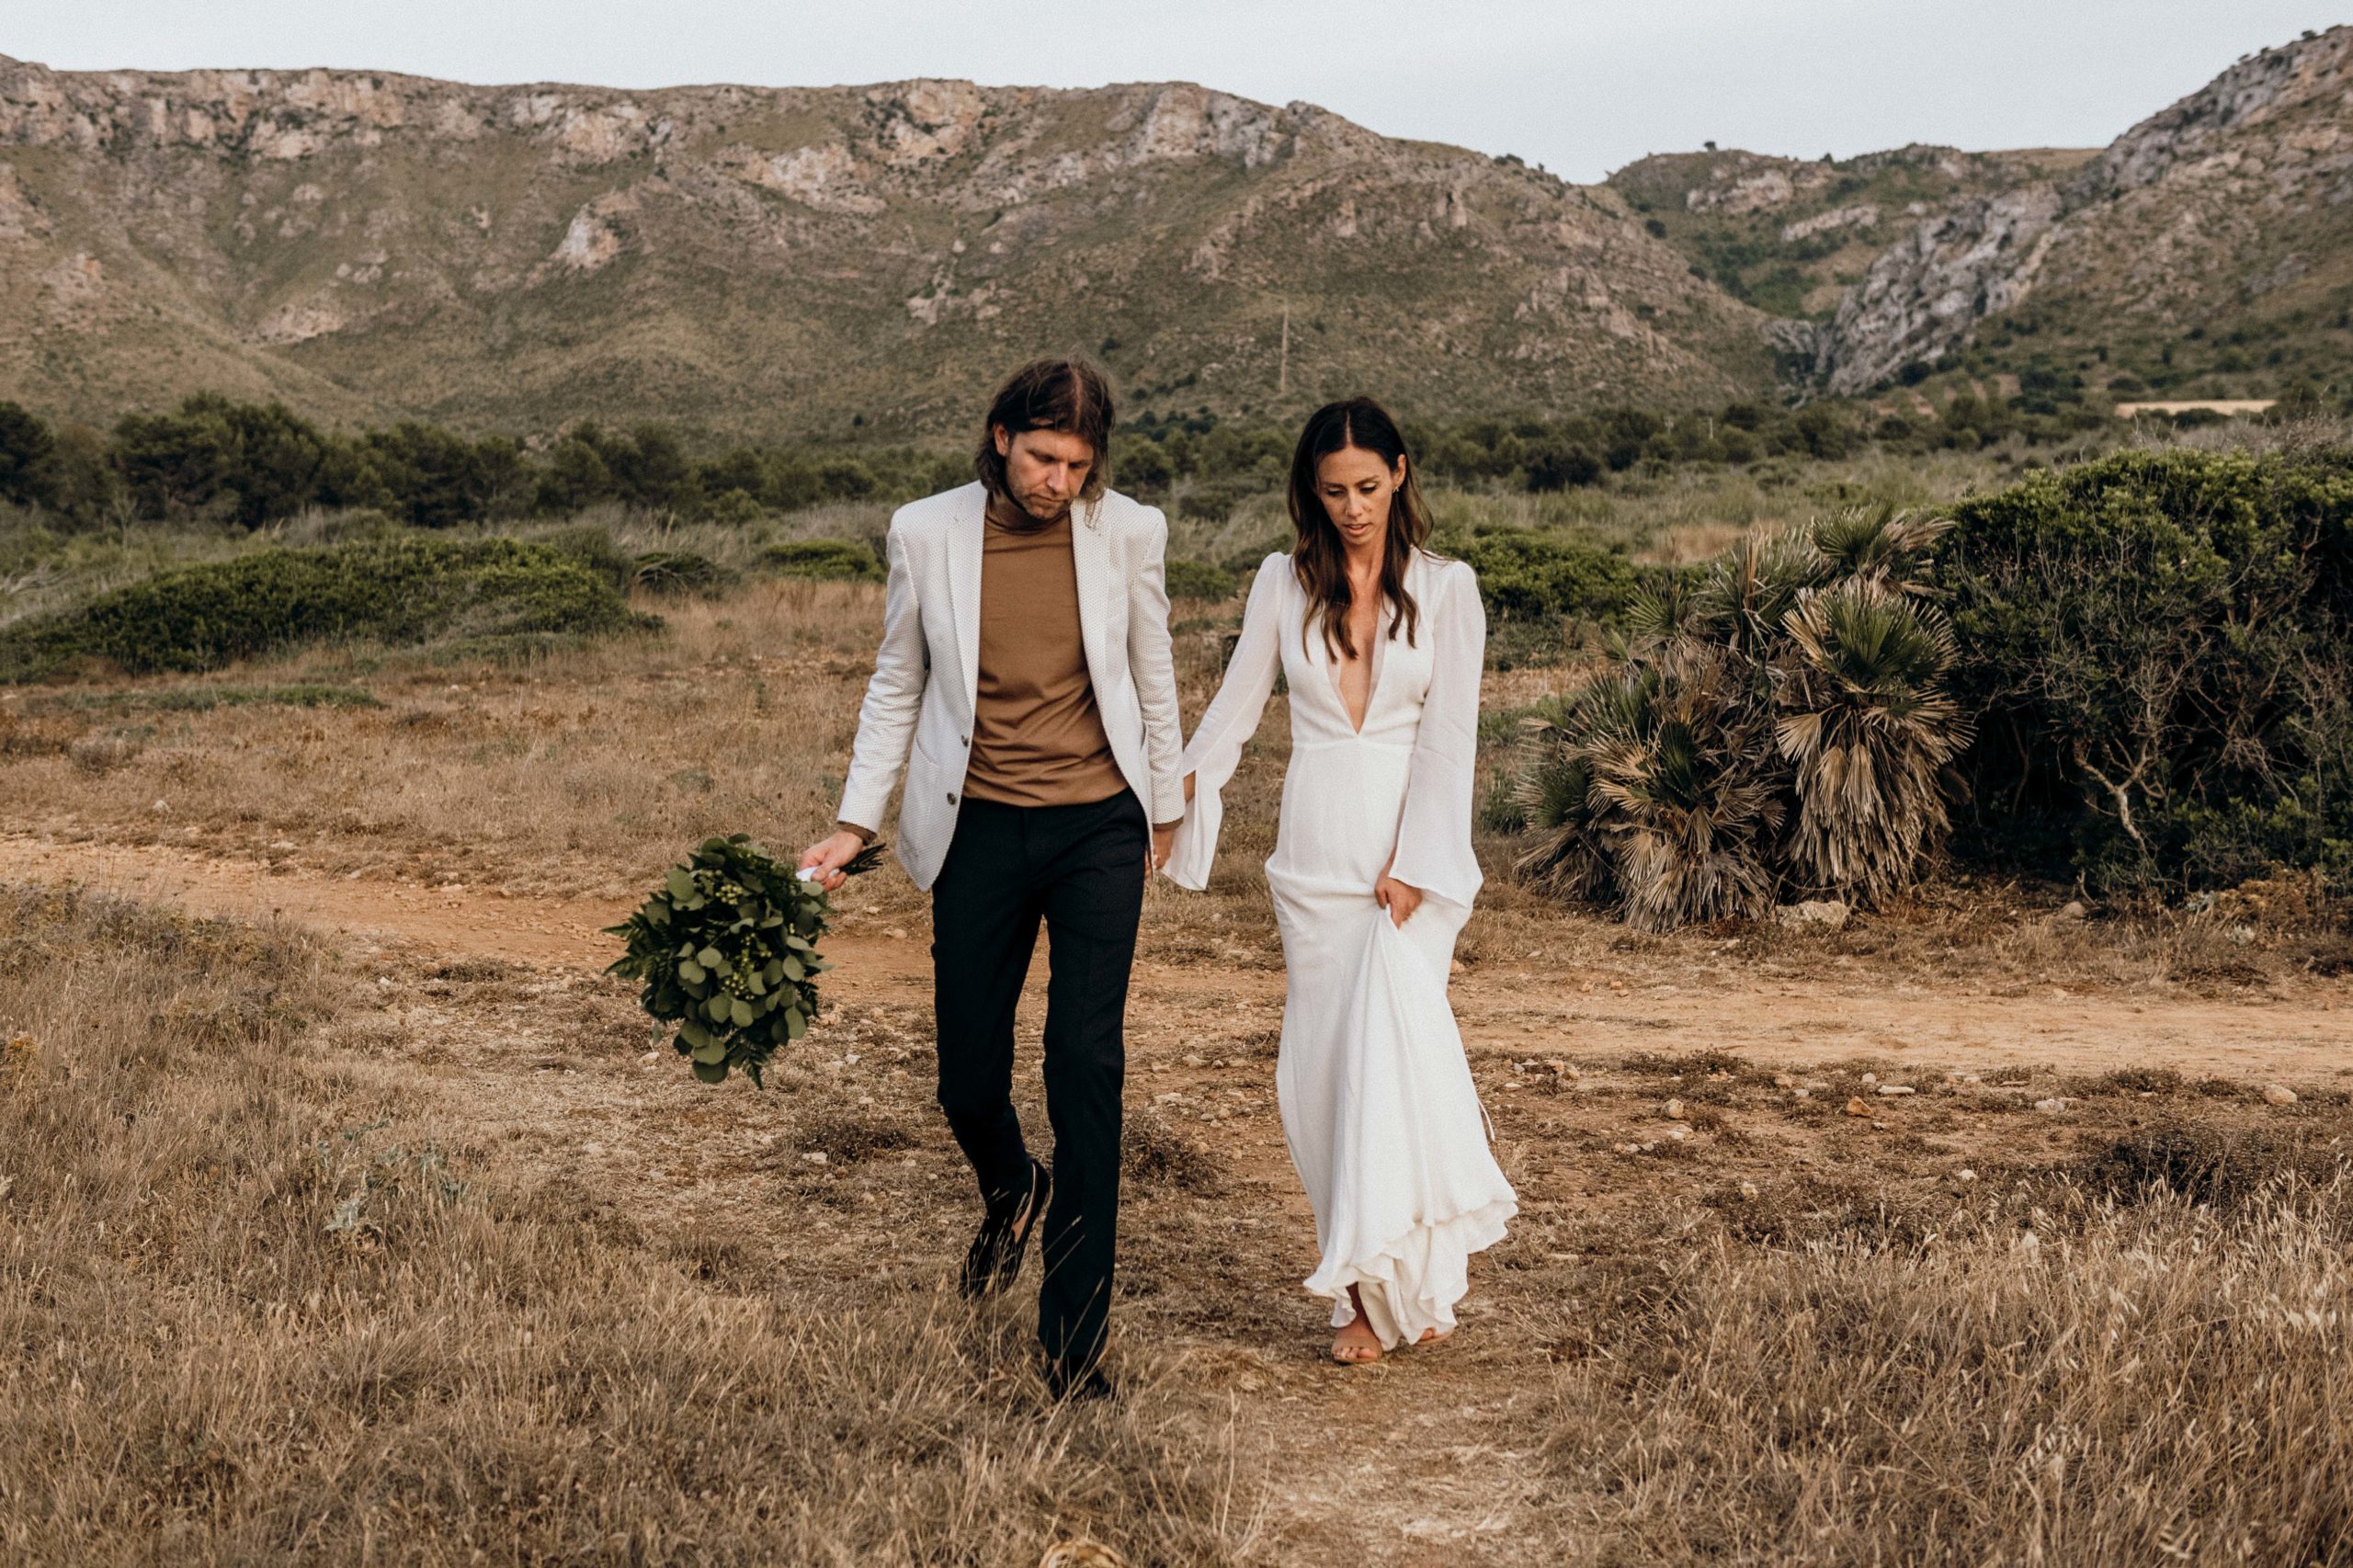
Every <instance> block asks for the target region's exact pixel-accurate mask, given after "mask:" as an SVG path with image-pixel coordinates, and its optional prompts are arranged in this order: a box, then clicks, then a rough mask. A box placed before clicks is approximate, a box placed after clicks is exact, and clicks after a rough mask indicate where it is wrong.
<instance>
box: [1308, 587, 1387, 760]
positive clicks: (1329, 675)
mask: <svg viewBox="0 0 2353 1568" xmlns="http://www.w3.org/2000/svg"><path fill="white" fill-rule="evenodd" d="M1389 620H1390V610H1389V606H1388V605H1386V604H1383V605H1382V606H1381V614H1380V615H1379V616H1377V617H1375V618H1374V620H1373V629H1372V646H1371V647H1370V649H1369V650H1367V651H1366V653H1365V662H1366V664H1367V665H1370V669H1368V670H1367V671H1366V673H1365V683H1364V718H1363V719H1362V720H1358V719H1357V718H1356V717H1355V716H1354V715H1352V714H1350V713H1349V711H1348V694H1347V692H1346V691H1344V690H1342V689H1341V688H1340V661H1339V659H1338V658H1337V657H1336V656H1335V655H1334V654H1333V652H1332V644H1331V643H1330V642H1325V643H1324V679H1325V680H1327V681H1329V682H1331V683H1332V700H1333V701H1335V702H1336V703H1338V704H1339V705H1340V717H1341V718H1342V719H1343V720H1345V721H1346V722H1347V726H1348V733H1350V734H1352V735H1361V734H1363V733H1364V727H1365V725H1367V724H1370V722H1372V705H1373V702H1374V700H1375V699H1378V698H1379V697H1380V696H1381V665H1382V664H1383V663H1384V661H1383V660H1382V658H1381V645H1382V644H1383V643H1385V642H1388V641H1389V637H1388V632H1389Z"/></svg>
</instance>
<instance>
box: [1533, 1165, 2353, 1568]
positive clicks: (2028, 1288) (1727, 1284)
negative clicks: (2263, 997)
mask: <svg viewBox="0 0 2353 1568" xmlns="http://www.w3.org/2000/svg"><path fill="white" fill-rule="evenodd" d="M2347 1199H2348V1194H2347V1191H2346V1189H2345V1187H2343V1186H2342V1185H2341V1183H2337V1182H2333V1183H2332V1184H2331V1185H2330V1186H2328V1187H2323V1188H2317V1189H2315V1188H2312V1187H2300V1186H2297V1185H2295V1184H2294V1183H2293V1182H2288V1183H2284V1184H2283V1183H2280V1182H2278V1181H2276V1180H2275V1181H2274V1182H2272V1183H2271V1184H2270V1185H2269V1187H2268V1191H2267V1192H2266V1193H2265V1194H2264V1195H2263V1197H2262V1199H2261V1200H2260V1201H2250V1202H2249V1203H2247V1204H2246V1205H2245V1206H2244V1207H2243V1208H2240V1209H2237V1210H2233V1211H2230V1212H2216V1211H2214V1210H2209V1209H2201V1208H2198V1207H2194V1206H2192V1205H2190V1204H2189V1203H2188V1202H2187V1201H2185V1200H2183V1199H2180V1198H2178V1197H2175V1196H2170V1195H2159V1196H2156V1197H2154V1198H2153V1199H2149V1200H2147V1201H2143V1202H2137V1203H2134V1202H2127V1203H2123V1204H2107V1205H2097V1206H2088V1205H2081V1206H2079V1207H2078V1210H2077V1211H2076V1212H2075V1213H2073V1214H2053V1213H2052V1212H2047V1211H2045V1210H2040V1209H2035V1210H2026V1211H2019V1210H2016V1209H2014V1208H2012V1207H2010V1206H2005V1205H2000V1204H1995V1205H1989V1206H1981V1207H1977V1208H1971V1207H1968V1206H1965V1205H1950V1206H1948V1208H1947V1212H1946V1213H1945V1214H1944V1215H1942V1216H1940V1217H1939V1221H1938V1228H1937V1229H1936V1230H1935V1231H1933V1232H1931V1233H1927V1234H1924V1235H1912V1236H1905V1237H1902V1238H1898V1239H1889V1238H1887V1237H1885V1236H1879V1237H1853V1236H1849V1237H1847V1238H1844V1239H1840V1240H1836V1241H1821V1242H1814V1243H1811V1244H1804V1245H1801V1246H1798V1247H1794V1248H1791V1249H1789V1250H1781V1251H1764V1250H1760V1249H1758V1248H1756V1247H1753V1246H1747V1245H1744V1244H1740V1243H1738V1242H1736V1241H1733V1240H1732V1239H1730V1238H1722V1239H1718V1240H1716V1241H1714V1242H1711V1243H1703V1244H1699V1245H1697V1246H1695V1247H1694V1248H1693V1249H1692V1250H1691V1251H1690V1252H1688V1254H1687V1255H1686V1256H1682V1257H1680V1258H1677V1259H1675V1260H1673V1261H1671V1262H1667V1263H1665V1264H1660V1265H1654V1266H1649V1267H1632V1268H1629V1269H1626V1270H1624V1271H1623V1272H1622V1273H1621V1274H1620V1277H1619V1278H1615V1279H1613V1280H1611V1281H1609V1283H1608V1285H1607V1286H1606V1287H1605V1294H1604V1296H1603V1298H1602V1299H1600V1300H1587V1301H1583V1302H1581V1303H1579V1304H1580V1306H1581V1307H1582V1308H1583V1310H1584V1312H1585V1314H1586V1324H1587V1326H1588V1329H1589V1332H1590V1333H1591V1335H1592V1336H1593V1337H1592V1342H1591V1344H1590V1347H1589V1350H1588V1351H1587V1353H1586V1356H1585V1357H1584V1358H1583V1359H1581V1360H1580V1361H1579V1362H1578V1364H1577V1365H1576V1366H1575V1367H1574V1369H1573V1370H1572V1371H1571V1372H1570V1373H1569V1374H1568V1375H1567V1376H1566V1377H1565V1378H1564V1379H1563V1382H1562V1385H1561V1388H1560V1389H1559V1391H1558V1394H1557V1404H1556V1408H1555V1411H1554V1415H1553V1431H1552V1437H1551V1439H1550V1452H1551V1456H1552V1462H1553V1463H1554V1465H1555V1466H1556V1468H1557V1471H1558V1473H1559V1474H1560V1475H1561V1477H1562V1478H1563V1481H1565V1482H1568V1483H1572V1484H1576V1485H1580V1486H1584V1485H1595V1486H1597V1490H1598V1492H1599V1494H1600V1501H1599V1503H1598V1504H1597V1507H1596V1509H1595V1514H1594V1517H1593V1521H1592V1526H1591V1539H1592V1540H1594V1542H1595V1543H1596V1544H1599V1545H1603V1546H1604V1550H1603V1551H1602V1552H1601V1553H1600V1556H1601V1560H1603V1561H1608V1562H1692V1561H1725V1562H1919V1563H1942V1562H1955V1563H1960V1562H1971V1563H1975V1562H2064V1563H2071V1564H2073V1563H2081V1564H2087V1565H2088V1564H2118V1565H2127V1564H2141V1563H2149V1562H2168V1561H2180V1562H2247V1563H2267V1564H2268V1563H2288V1562H2294V1563H2342V1562H2348V1561H2353V1502H2348V1499H2353V1428H2348V1427H2347V1425H2346V1423H2345V1420H2344V1418H2343V1410H2344V1404H2345V1401H2346V1398H2347V1395H2348V1393H2353V1370H2348V1366H2349V1365H2353V1363H2348V1358H2347V1352H2348V1350H2353V1345H2348V1342H2347V1335H2348V1334H2349V1333H2353V1269H2348V1267H2347V1263H2346V1250H2345V1249H2346V1243H2347V1240H2348V1238H2353V1204H2348V1201H2347Z"/></svg>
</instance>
